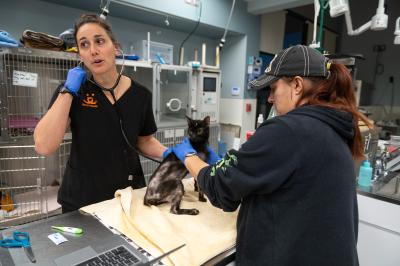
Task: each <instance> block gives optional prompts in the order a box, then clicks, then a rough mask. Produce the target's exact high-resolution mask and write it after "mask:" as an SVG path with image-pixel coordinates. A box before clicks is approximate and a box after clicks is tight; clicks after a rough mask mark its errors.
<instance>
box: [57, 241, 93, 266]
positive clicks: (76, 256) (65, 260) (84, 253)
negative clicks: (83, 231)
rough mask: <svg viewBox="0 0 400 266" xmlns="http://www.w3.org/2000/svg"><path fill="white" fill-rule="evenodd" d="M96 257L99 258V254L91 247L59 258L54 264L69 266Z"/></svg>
mask: <svg viewBox="0 0 400 266" xmlns="http://www.w3.org/2000/svg"><path fill="white" fill-rule="evenodd" d="M94 256H97V252H96V251H95V250H94V249H93V248H92V247H91V246H87V247H85V248H81V249H78V250H77V251H74V252H72V253H69V254H67V255H64V256H62V257H59V258H57V259H55V260H54V262H55V263H56V265H57V266H69V265H74V264H76V263H80V262H82V261H85V260H87V259H90V258H92V257H94Z"/></svg>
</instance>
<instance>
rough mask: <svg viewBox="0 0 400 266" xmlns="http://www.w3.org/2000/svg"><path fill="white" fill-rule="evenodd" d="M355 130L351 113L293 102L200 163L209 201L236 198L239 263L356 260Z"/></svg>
mask: <svg viewBox="0 0 400 266" xmlns="http://www.w3.org/2000/svg"><path fill="white" fill-rule="evenodd" d="M353 134H354V132H353V119H352V116H351V114H349V113H346V112H342V111H337V110H334V109H331V108H326V107H320V106H303V107H298V108H296V109H294V110H293V111H291V112H289V113H288V114H286V115H283V116H279V117H276V118H273V119H270V120H268V121H265V122H264V123H263V124H262V125H261V126H260V127H259V128H258V129H257V130H256V132H255V134H254V135H253V136H252V137H251V138H250V139H249V140H248V141H247V142H246V143H244V144H243V145H242V147H241V149H240V150H239V151H235V150H230V151H229V152H228V153H227V154H226V155H225V157H224V158H223V160H221V161H219V162H218V163H216V164H215V165H212V166H209V167H206V168H204V169H202V170H201V171H200V173H199V176H198V183H199V186H200V188H202V189H203V191H204V192H205V194H206V195H207V196H208V198H209V199H210V201H211V203H212V204H213V205H214V206H216V207H219V208H222V209H223V210H224V211H234V210H236V209H237V208H238V206H239V205H240V204H241V207H240V210H239V215H238V220H237V241H236V264H237V265H249V266H250V265H251V266H255V265H274V266H285V265H287V266H294V265H307V266H314V265H315V266H322V265H324V266H328V265H332V266H333V265H334V266H337V265H340V266H352V265H358V256H357V232H358V210H357V197H356V183H355V174H354V165H353V159H352V156H351V152H350V149H349V147H348V145H347V141H348V140H349V139H351V138H352V137H353Z"/></svg>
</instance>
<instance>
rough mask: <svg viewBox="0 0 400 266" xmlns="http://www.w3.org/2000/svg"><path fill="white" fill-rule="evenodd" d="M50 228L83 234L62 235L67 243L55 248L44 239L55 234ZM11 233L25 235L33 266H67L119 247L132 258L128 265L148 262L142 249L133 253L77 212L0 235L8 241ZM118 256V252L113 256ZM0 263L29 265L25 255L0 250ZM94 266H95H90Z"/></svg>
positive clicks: (121, 239)
mask: <svg viewBox="0 0 400 266" xmlns="http://www.w3.org/2000/svg"><path fill="white" fill-rule="evenodd" d="M51 226H70V227H79V228H82V229H83V230H84V233H83V234H82V235H73V234H66V233H62V234H63V235H64V237H65V238H67V239H68V241H67V242H64V243H62V244H60V245H55V244H54V243H53V242H51V241H50V239H49V238H48V236H49V235H50V234H54V233H56V232H57V231H55V230H53V229H51ZM13 231H22V232H28V233H29V235H30V242H31V245H32V250H33V253H34V255H35V257H36V260H37V263H36V264H37V265H57V266H67V265H68V266H70V265H74V264H75V265H79V264H80V263H83V262H85V261H86V260H90V259H91V258H94V257H97V256H100V255H102V254H105V253H106V252H109V251H110V250H113V249H116V248H117V249H118V248H120V247H123V249H124V250H123V252H125V250H127V252H128V253H129V254H130V255H129V256H128V257H131V256H132V257H133V258H134V259H133V261H136V260H138V262H135V263H133V264H131V265H135V266H136V265H143V264H142V263H146V262H148V261H149V258H148V257H147V256H145V255H144V253H146V252H145V251H144V250H142V249H140V248H139V249H136V248H135V247H133V246H132V245H131V244H130V243H128V241H127V240H125V239H124V238H123V237H122V236H120V235H117V234H114V233H113V232H112V231H111V230H110V229H109V228H107V227H105V226H104V225H103V224H101V222H99V221H98V220H97V219H96V218H94V217H93V216H91V215H87V214H83V213H80V212H78V211H75V212H71V213H67V214H62V215H58V216H55V217H51V218H49V219H44V220H40V221H36V222H32V223H28V224H25V225H21V226H16V227H13V228H10V229H6V230H3V231H1V232H0V234H1V235H2V236H3V237H10V236H11V235H12V232H13ZM118 252H121V249H120V250H117V251H114V253H118ZM0 257H1V258H2V259H1V262H2V263H3V264H4V263H6V264H5V265H31V263H30V261H29V259H28V258H27V256H26V254H25V252H24V251H23V250H22V249H20V248H14V249H4V248H2V249H0ZM94 265H95V264H94Z"/></svg>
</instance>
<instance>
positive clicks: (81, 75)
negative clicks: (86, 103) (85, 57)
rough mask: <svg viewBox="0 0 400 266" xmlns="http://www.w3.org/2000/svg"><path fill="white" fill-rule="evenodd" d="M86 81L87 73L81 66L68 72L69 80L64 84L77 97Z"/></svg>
mask: <svg viewBox="0 0 400 266" xmlns="http://www.w3.org/2000/svg"><path fill="white" fill-rule="evenodd" d="M85 81H86V71H85V70H84V69H83V68H81V67H80V66H77V67H74V68H72V69H70V70H69V71H68V75H67V80H66V81H65V83H64V87H66V88H67V89H68V90H69V91H70V92H72V93H73V94H74V95H75V96H77V95H78V91H79V89H80V87H81V85H82V83H84V82H85Z"/></svg>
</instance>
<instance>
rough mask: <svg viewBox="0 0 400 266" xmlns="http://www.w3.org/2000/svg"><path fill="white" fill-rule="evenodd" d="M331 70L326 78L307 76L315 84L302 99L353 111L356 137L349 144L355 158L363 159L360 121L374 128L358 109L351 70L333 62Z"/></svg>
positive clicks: (311, 102) (309, 102)
mask: <svg viewBox="0 0 400 266" xmlns="http://www.w3.org/2000/svg"><path fill="white" fill-rule="evenodd" d="M329 71H330V76H329V77H328V78H326V79H324V78H316V77H305V78H307V79H309V80H310V81H311V82H312V84H313V85H312V86H311V88H307V89H305V90H304V93H303V95H302V98H301V99H300V101H302V100H305V101H306V102H307V103H308V104H311V105H320V106H326V107H331V108H335V109H338V110H342V111H346V112H349V113H351V114H352V116H353V120H354V137H353V139H352V140H350V141H349V143H348V145H349V148H350V151H351V154H352V155H353V158H354V159H356V160H362V159H364V158H365V156H364V146H363V143H362V139H361V133H360V129H359V127H358V122H359V121H362V122H364V124H365V125H367V126H368V127H369V128H372V125H371V123H370V122H369V121H368V119H367V118H366V117H365V116H364V115H363V114H361V113H360V112H359V111H358V109H357V103H356V98H355V95H354V87H353V81H352V78H351V75H350V73H349V70H348V69H347V68H346V67H345V66H344V65H341V64H334V63H332V64H330V67H329ZM300 101H299V102H300Z"/></svg>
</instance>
